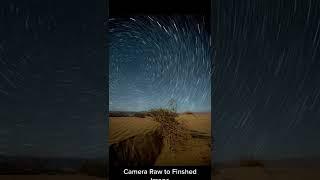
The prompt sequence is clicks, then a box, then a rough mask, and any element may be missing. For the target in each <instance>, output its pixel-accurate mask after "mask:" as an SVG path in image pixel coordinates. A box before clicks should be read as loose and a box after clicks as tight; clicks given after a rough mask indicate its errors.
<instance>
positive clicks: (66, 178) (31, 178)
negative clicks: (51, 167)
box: [0, 175, 105, 180]
mask: <svg viewBox="0 0 320 180" xmlns="http://www.w3.org/2000/svg"><path fill="white" fill-rule="evenodd" d="M0 179H1V180H73V179H74V180H103V179H105V178H98V177H94V176H86V175H0Z"/></svg>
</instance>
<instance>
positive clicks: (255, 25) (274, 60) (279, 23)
mask: <svg viewBox="0 0 320 180" xmlns="http://www.w3.org/2000/svg"><path fill="white" fill-rule="evenodd" d="M319 8H320V1H317V0H296V1H294V0H292V1H283V0H275V1H274V0H266V1H259V0H243V1H236V0H233V1H232V0H219V1H214V4H213V20H212V22H213V23H212V27H213V32H214V35H213V36H214V38H213V40H214V45H215V48H216V51H215V52H216V54H215V58H214V59H213V61H214V64H215V69H214V74H213V78H214V79H213V86H214V87H213V89H214V91H213V92H212V94H213V100H212V111H213V115H212V116H213V118H214V119H213V123H214V124H213V133H214V136H215V144H214V147H215V150H214V159H215V160H216V161H222V160H233V159H234V160H237V159H240V158H247V157H251V158H257V159H283V158H312V157H320V143H319V139H320V131H319V128H320V60H319V58H320V56H319V55H320V50H319V48H320V47H319V43H320V32H319V29H320V11H319Z"/></svg>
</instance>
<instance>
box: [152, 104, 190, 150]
mask: <svg viewBox="0 0 320 180" xmlns="http://www.w3.org/2000/svg"><path fill="white" fill-rule="evenodd" d="M148 115H149V116H151V117H152V119H153V120H154V121H156V122H159V123H160V130H161V133H162V136H163V139H164V141H165V143H166V144H167V145H168V146H169V149H170V151H171V152H176V151H177V147H179V145H183V143H184V142H186V140H188V139H189V138H191V135H190V133H189V131H188V130H187V128H186V127H185V125H184V124H182V123H181V122H178V121H177V120H176V117H177V116H178V114H177V113H176V112H175V111H172V110H169V109H164V108H160V109H152V110H150V111H149V112H148Z"/></svg>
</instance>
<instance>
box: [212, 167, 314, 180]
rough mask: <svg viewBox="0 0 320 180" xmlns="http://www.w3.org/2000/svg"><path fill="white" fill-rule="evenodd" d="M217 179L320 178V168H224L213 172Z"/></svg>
mask: <svg viewBox="0 0 320 180" xmlns="http://www.w3.org/2000/svg"><path fill="white" fill-rule="evenodd" d="M213 179H215V180H311V179H320V168H302V167H301V168H271V167H270V168H266V167H235V168H223V169H220V170H217V171H215V173H214V174H213Z"/></svg>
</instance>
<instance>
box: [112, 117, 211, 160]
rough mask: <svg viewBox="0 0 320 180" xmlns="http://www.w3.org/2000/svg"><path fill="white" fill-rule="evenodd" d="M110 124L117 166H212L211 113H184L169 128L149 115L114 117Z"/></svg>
mask: <svg viewBox="0 0 320 180" xmlns="http://www.w3.org/2000/svg"><path fill="white" fill-rule="evenodd" d="M109 123H110V124H109V133H110V134H109V144H110V158H111V159H110V160H111V163H113V162H115V163H116V164H115V165H119V164H126V165H158V166H162V165H165V166H168V165H196V166H197V165H199V166H200V165H210V162H211V161H210V159H211V158H210V155H211V114H210V113H181V114H179V115H178V117H176V118H175V123H176V124H175V125H171V126H166V127H165V128H162V124H161V123H159V122H157V121H155V120H154V119H153V118H151V117H149V116H147V117H144V118H142V117H110V120H109ZM163 130H165V131H168V132H167V133H165V134H167V135H164V133H163ZM168 139H169V140H168ZM112 158H114V159H112ZM117 163H119V164H117ZM139 163H140V164H139Z"/></svg>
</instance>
